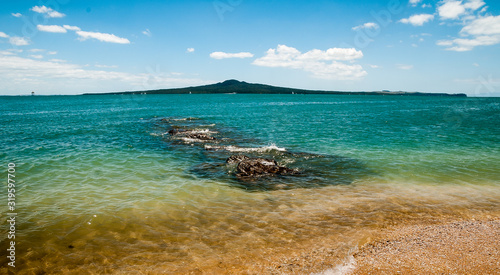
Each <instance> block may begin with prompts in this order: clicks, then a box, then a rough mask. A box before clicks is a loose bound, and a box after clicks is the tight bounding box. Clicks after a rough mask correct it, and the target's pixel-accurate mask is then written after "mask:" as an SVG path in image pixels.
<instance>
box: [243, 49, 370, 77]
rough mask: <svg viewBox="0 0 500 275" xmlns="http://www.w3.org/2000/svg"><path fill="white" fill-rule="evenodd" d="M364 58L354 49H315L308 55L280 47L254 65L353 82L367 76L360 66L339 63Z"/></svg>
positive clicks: (257, 60)
mask: <svg viewBox="0 0 500 275" xmlns="http://www.w3.org/2000/svg"><path fill="white" fill-rule="evenodd" d="M361 57H363V53H362V52H361V51H358V50H356V49H353V48H330V49H328V50H326V51H322V50H318V49H314V50H311V51H308V52H306V53H301V52H300V51H299V50H297V49H295V48H293V47H288V46H286V45H278V47H277V48H276V49H269V50H268V51H267V53H266V55H265V56H263V57H261V58H258V59H256V60H255V61H254V62H253V63H252V64H254V65H257V66H264V67H282V68H292V69H300V70H304V71H307V72H310V73H312V74H313V76H314V77H316V78H323V79H337V80H353V79H360V78H362V77H363V76H365V75H366V71H364V70H363V68H362V67H361V66H360V65H348V64H344V63H342V62H338V61H351V62H352V61H354V60H355V59H359V58H361Z"/></svg>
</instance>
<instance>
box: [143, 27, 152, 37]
mask: <svg viewBox="0 0 500 275" xmlns="http://www.w3.org/2000/svg"><path fill="white" fill-rule="evenodd" d="M142 34H144V35H145V36H149V37H151V31H150V30H149V29H146V30H144V31H142Z"/></svg>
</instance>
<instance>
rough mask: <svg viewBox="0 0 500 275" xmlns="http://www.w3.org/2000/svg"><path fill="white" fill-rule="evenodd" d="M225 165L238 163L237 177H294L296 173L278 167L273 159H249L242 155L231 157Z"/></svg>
mask: <svg viewBox="0 0 500 275" xmlns="http://www.w3.org/2000/svg"><path fill="white" fill-rule="evenodd" d="M226 162H227V163H238V162H239V163H238V166H237V167H236V170H237V172H238V176H239V177H258V176H264V175H296V174H298V171H296V170H293V169H290V168H287V167H284V166H279V165H278V163H277V162H276V161H275V160H274V159H265V158H249V157H247V156H244V155H233V156H231V157H229V158H228V159H227V160H226Z"/></svg>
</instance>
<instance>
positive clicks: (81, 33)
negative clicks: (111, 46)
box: [76, 31, 130, 44]
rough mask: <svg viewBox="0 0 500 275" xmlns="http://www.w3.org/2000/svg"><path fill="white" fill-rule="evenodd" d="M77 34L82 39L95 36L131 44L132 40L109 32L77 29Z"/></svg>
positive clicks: (111, 41)
mask: <svg viewBox="0 0 500 275" xmlns="http://www.w3.org/2000/svg"><path fill="white" fill-rule="evenodd" d="M76 34H78V36H80V38H79V39H80V40H82V41H84V40H87V39H89V38H94V39H97V40H99V41H102V42H109V43H118V44H130V41H129V40H128V39H126V38H121V37H118V36H116V35H114V34H109V33H100V32H86V31H77V32H76Z"/></svg>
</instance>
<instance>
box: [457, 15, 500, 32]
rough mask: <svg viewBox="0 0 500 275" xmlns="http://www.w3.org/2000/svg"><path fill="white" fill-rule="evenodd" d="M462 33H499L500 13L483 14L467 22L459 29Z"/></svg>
mask: <svg viewBox="0 0 500 275" xmlns="http://www.w3.org/2000/svg"><path fill="white" fill-rule="evenodd" d="M460 34H462V35H495V34H500V15H499V16H485V17H480V18H477V19H476V20H474V21H472V22H470V23H469V24H467V25H466V26H465V27H463V29H462V30H461V31H460Z"/></svg>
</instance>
